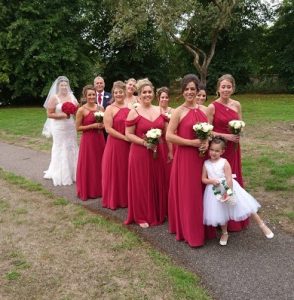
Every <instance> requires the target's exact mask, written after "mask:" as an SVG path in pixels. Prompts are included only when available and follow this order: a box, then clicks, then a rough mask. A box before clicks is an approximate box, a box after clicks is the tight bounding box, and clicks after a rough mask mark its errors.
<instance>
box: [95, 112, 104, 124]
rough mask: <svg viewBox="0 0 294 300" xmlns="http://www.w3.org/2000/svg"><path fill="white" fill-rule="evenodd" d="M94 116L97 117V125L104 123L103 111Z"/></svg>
mask: <svg viewBox="0 0 294 300" xmlns="http://www.w3.org/2000/svg"><path fill="white" fill-rule="evenodd" d="M94 116H95V119H96V122H97V123H103V117H104V112H103V111H96V112H94Z"/></svg>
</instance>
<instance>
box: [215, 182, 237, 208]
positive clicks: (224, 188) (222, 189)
mask: <svg viewBox="0 0 294 300" xmlns="http://www.w3.org/2000/svg"><path fill="white" fill-rule="evenodd" d="M212 190H213V194H214V195H215V197H216V199H217V200H219V201H220V202H223V203H226V204H229V205H235V204H236V200H235V198H234V192H233V191H232V189H231V188H230V187H229V186H228V184H227V182H226V180H225V179H222V180H221V181H220V184H219V185H218V186H212Z"/></svg>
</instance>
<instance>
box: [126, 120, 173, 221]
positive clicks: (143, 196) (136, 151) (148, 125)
mask: <svg viewBox="0 0 294 300" xmlns="http://www.w3.org/2000/svg"><path fill="white" fill-rule="evenodd" d="M164 123H165V118H164V116H162V115H160V116H159V117H158V118H157V119H156V120H154V121H153V122H152V121H150V120H148V119H146V118H144V117H143V116H141V115H138V116H137V117H136V118H135V119H134V120H131V121H126V126H133V125H136V129H135V134H136V135H137V136H139V137H140V138H143V137H144V135H145V134H146V133H147V131H148V130H150V129H152V128H158V129H162V130H163V129H164ZM163 151H164V150H163V145H162V143H160V144H159V145H158V146H157V153H158V157H157V158H156V159H154V158H153V151H152V150H148V149H147V148H146V147H144V146H143V145H139V144H135V143H133V144H132V145H131V148H130V155H129V176H128V217H127V220H126V222H125V223H126V224H131V223H137V224H140V223H148V224H149V225H150V226H155V225H159V224H162V223H163V222H164V221H165V218H166V214H167V190H168V188H167V185H166V178H165V169H164V163H165V162H164V153H163Z"/></svg>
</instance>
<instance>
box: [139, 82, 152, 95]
mask: <svg viewBox="0 0 294 300" xmlns="http://www.w3.org/2000/svg"><path fill="white" fill-rule="evenodd" d="M145 86H150V87H151V88H152V91H153V92H154V86H153V84H152V82H151V81H150V80H149V79H148V78H144V79H139V80H138V81H137V84H136V88H137V91H138V94H139V95H140V94H141V92H142V89H143V87H145Z"/></svg>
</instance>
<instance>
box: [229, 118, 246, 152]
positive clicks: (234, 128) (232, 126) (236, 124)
mask: <svg viewBox="0 0 294 300" xmlns="http://www.w3.org/2000/svg"><path fill="white" fill-rule="evenodd" d="M244 127H245V122H244V121H241V120H232V121H230V122H229V130H230V132H231V133H232V134H236V135H240V134H241V132H242V131H243V128H244ZM234 146H235V149H237V147H238V143H235V145H234Z"/></svg>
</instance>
